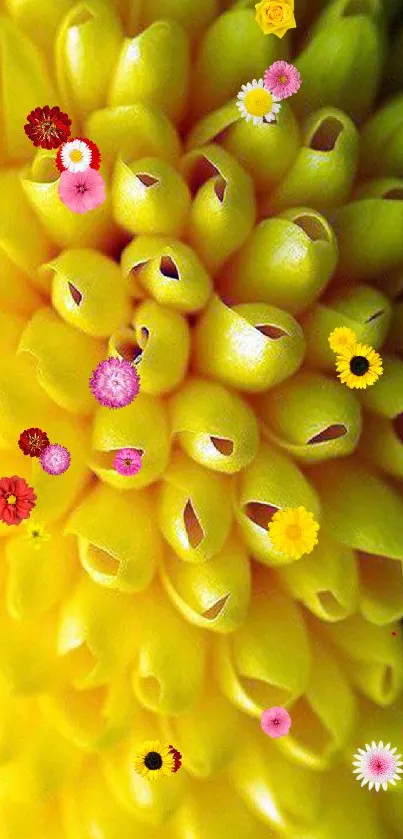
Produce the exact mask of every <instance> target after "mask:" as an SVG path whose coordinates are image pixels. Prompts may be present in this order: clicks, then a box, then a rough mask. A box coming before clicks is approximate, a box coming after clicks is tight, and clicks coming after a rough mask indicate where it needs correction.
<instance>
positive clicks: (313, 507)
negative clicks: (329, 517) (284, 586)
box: [235, 443, 320, 565]
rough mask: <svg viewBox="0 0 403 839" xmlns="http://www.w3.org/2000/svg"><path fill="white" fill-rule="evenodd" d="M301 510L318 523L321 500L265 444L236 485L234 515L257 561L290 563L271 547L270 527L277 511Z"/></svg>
mask: <svg viewBox="0 0 403 839" xmlns="http://www.w3.org/2000/svg"><path fill="white" fill-rule="evenodd" d="M301 506H302V507H305V508H306V509H307V510H308V511H309V512H311V513H312V514H313V517H314V519H315V520H316V521H318V519H319V518H320V515H319V513H320V506H319V499H318V497H317V495H316V493H315V491H314V489H313V488H312V487H311V485H310V484H309V483H308V481H307V480H306V478H305V476H304V475H303V474H302V472H300V470H299V469H298V467H297V466H295V464H294V463H293V461H292V460H290V459H289V458H288V457H287V456H286V455H285V454H283V453H282V452H280V451H279V450H278V449H275V448H274V447H272V446H269V444H268V443H264V444H262V445H261V447H260V449H259V452H258V456H257V457H256V459H255V460H254V461H253V463H252V464H251V465H250V466H248V467H247V468H246V469H244V471H243V472H242V473H241V474H240V475H239V477H237V482H236V501H235V513H236V517H237V519H238V522H239V524H240V526H241V530H242V533H243V536H244V539H245V542H246V545H247V547H248V549H249V551H250V552H251V554H252V556H253V557H254V558H255V559H257V560H258V561H259V562H262V563H263V564H266V565H282V564H287V563H288V562H290V559H289V558H287V557H285V556H284V554H280V553H278V552H277V551H275V550H274V548H273V547H272V544H271V541H270V539H269V535H268V532H267V527H268V524H269V522H270V521H271V519H272V516H273V515H274V513H275V512H276V510H277V509H283V508H286V507H301ZM291 562H292V560H291Z"/></svg>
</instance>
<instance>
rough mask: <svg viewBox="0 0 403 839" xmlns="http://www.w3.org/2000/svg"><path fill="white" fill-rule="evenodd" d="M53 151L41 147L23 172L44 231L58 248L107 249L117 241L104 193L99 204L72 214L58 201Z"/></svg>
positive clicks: (27, 190)
mask: <svg viewBox="0 0 403 839" xmlns="http://www.w3.org/2000/svg"><path fill="white" fill-rule="evenodd" d="M54 158H55V155H54V152H53V153H52V152H49V151H46V150H45V149H41V150H40V151H39V152H38V153H37V155H36V157H35V158H34V160H33V162H32V165H31V166H30V167H29V168H28V169H26V170H25V171H24V172H23V175H22V181H21V182H22V187H23V190H24V192H25V195H26V197H27V199H28V201H29V203H30V204H31V206H32V208H33V209H34V211H35V213H36V215H37V216H38V219H39V221H40V222H41V224H42V225H43V227H44V229H45V231H46V233H47V234H48V235H49V236H50V237H51V239H52V240H53V241H54V242H56V244H57V245H59V247H61V248H68V247H80V246H83V247H97V246H99V245H101V244H102V248H103V250H108V247H109V248H110V247H111V244H112V243H113V242H116V228H115V227H114V225H113V223H112V219H111V203H110V198H109V196H108V194H107V197H106V200H105V201H104V203H103V204H101V206H99V207H97V208H96V209H95V210H91V212H89V213H84V214H80V213H73V212H72V211H71V210H69V209H68V207H66V206H65V205H64V204H63V202H62V201H61V200H60V196H59V176H60V172H58V170H57V169H56V166H55V163H54Z"/></svg>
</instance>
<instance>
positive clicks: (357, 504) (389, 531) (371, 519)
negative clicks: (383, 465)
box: [310, 458, 403, 560]
mask: <svg viewBox="0 0 403 839" xmlns="http://www.w3.org/2000/svg"><path fill="white" fill-rule="evenodd" d="M310 477H311V478H312V480H313V481H314V483H315V486H316V487H317V489H318V491H319V492H320V497H321V499H322V503H323V518H324V525H325V526H327V527H328V528H329V531H330V534H331V535H333V536H334V538H335V539H338V540H339V541H340V542H342V543H343V544H344V545H347V546H348V547H350V548H354V549H355V550H359V551H364V552H365V553H370V554H372V553H374V554H376V555H377V556H388V557H390V558H391V559H400V560H402V559H403V534H402V529H401V526H400V521H401V517H402V515H403V501H402V499H401V497H400V496H399V495H398V493H397V492H396V490H394V489H393V488H392V487H391V486H389V485H387V484H386V483H385V482H384V481H383V480H382V479H381V478H380V477H378V476H377V475H375V474H374V473H373V472H372V471H371V470H370V469H368V468H366V467H365V466H362V465H361V464H360V462H359V461H357V460H355V459H354V458H346V459H344V460H343V461H341V462H340V463H336V462H330V463H327V464H326V466H325V467H324V468H323V469H321V468H320V467H315V469H313V470H311V471H310ZM335 486H337V487H338V491H337V494H335V493H334V487H335Z"/></svg>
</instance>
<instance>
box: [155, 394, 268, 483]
mask: <svg viewBox="0 0 403 839" xmlns="http://www.w3.org/2000/svg"><path fill="white" fill-rule="evenodd" d="M169 411H170V417H171V425H172V431H173V433H174V434H177V435H178V438H179V442H180V444H181V446H182V448H183V449H184V451H185V452H186V454H188V455H189V456H190V457H192V458H193V459H194V460H196V461H197V463H201V464H202V466H206V467H207V468H208V469H214V470H216V471H217V472H224V473H226V474H233V473H234V472H239V471H240V470H241V469H244V468H245V466H247V465H248V464H249V463H251V461H252V460H253V459H254V458H255V456H256V453H257V449H258V445H259V430H258V426H257V422H256V419H255V416H254V414H253V412H252V410H251V408H250V407H249V405H248V404H247V403H246V402H243V400H242V399H241V398H240V397H239V396H237V395H236V394H234V393H232V392H231V391H229V390H226V388H224V387H222V385H219V384H215V383H213V382H209V381H208V379H196V378H188V379H187V381H186V383H185V384H184V385H182V387H181V388H180V390H178V391H176V393H175V395H174V396H173V397H172V398H171V399H170V402H169Z"/></svg>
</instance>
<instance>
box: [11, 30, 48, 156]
mask: <svg viewBox="0 0 403 839" xmlns="http://www.w3.org/2000/svg"><path fill="white" fill-rule="evenodd" d="M0 56H1V78H2V100H1V114H2V136H1V139H0V162H1V163H5V162H6V161H9V160H29V158H30V157H32V153H33V146H32V143H31V141H30V140H29V139H28V137H27V136H26V134H25V132H24V124H25V123H26V119H27V116H28V114H29V113H30V112H31V111H32V110H33V109H34V108H37V107H38V104H39V103H41V105H43V104H45V103H48V104H50V105H51V106H52V105H55V104H56V101H57V100H56V94H55V92H54V88H53V85H52V83H51V81H50V76H49V72H48V69H47V67H46V64H45V61H44V59H43V57H42V56H41V54H40V53H39V51H38V50H37V48H36V47H35V46H34V44H33V43H32V41H31V40H30V39H29V38H27V37H26V36H25V35H23V34H22V32H20V30H19V29H18V27H17V26H16V25H15V23H14V22H13V21H11V20H10V19H9V18H7V17H5V16H4V15H2V16H1V18H0Z"/></svg>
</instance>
